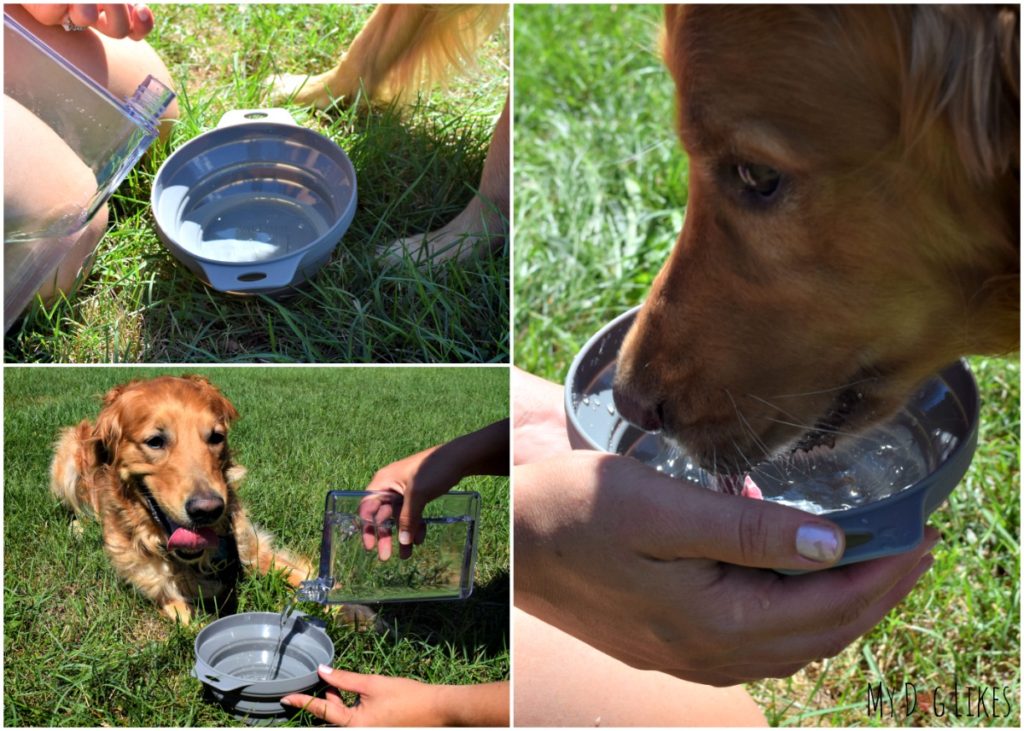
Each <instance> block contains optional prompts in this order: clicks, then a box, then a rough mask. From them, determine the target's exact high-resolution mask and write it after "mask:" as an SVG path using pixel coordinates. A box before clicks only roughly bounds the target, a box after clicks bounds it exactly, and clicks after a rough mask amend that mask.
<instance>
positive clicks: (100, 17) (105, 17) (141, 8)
mask: <svg viewBox="0 0 1024 731" xmlns="http://www.w3.org/2000/svg"><path fill="white" fill-rule="evenodd" d="M22 7H24V8H25V10H26V11H28V12H29V13H30V14H31V15H32V17H33V18H35V19H36V20H37V21H39V22H40V23H42V24H43V25H64V24H65V23H66V22H68V21H70V23H71V24H73V25H76V26H78V27H79V28H93V29H94V30H96V31H99V32H100V33H102V34H103V35H106V36H110V37H111V38H131V39H132V40H133V41H140V40H142V39H143V38H145V37H146V36H147V35H148V34H149V32H150V31H151V30H153V11H151V10H150V9H149V8H148V7H146V6H145V5H52V4H44V5H31V4H27V5H24V6H22Z"/></svg>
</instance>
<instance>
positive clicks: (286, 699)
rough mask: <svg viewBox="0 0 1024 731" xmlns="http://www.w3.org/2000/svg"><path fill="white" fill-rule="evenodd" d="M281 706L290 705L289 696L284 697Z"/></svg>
mask: <svg viewBox="0 0 1024 731" xmlns="http://www.w3.org/2000/svg"><path fill="white" fill-rule="evenodd" d="M281 705H282V706H290V705H292V699H291V698H290V697H289V696H285V697H284V698H282V699H281Z"/></svg>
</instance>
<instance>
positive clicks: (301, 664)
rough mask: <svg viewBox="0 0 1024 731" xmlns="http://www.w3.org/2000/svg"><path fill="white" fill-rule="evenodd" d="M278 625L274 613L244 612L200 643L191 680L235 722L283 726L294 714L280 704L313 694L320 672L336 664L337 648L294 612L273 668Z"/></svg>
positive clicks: (206, 632)
mask: <svg viewBox="0 0 1024 731" xmlns="http://www.w3.org/2000/svg"><path fill="white" fill-rule="evenodd" d="M280 621H281V615H280V614H276V613H273V612H244V613H242V614H234V615H232V616H230V617H224V618H222V619H218V620H217V621H216V622H213V623H211V624H210V625H208V626H207V627H205V628H204V629H203V630H202V631H201V632H200V633H199V635H198V636H197V637H196V642H195V654H196V664H195V667H194V668H193V670H192V675H193V676H194V677H196V678H198V679H199V680H200V681H202V683H203V685H204V686H206V690H207V694H208V695H209V697H210V699H211V700H213V701H215V702H216V703H219V704H220V705H221V706H223V707H224V709H225V710H226V711H228V712H229V713H231V714H232V715H233V716H235V718H239V719H243V720H245V721H247V722H249V723H252V724H267V723H273V722H275V721H280V720H283V719H284V718H286V717H287V716H288V715H290V714H291V713H292V711H291V710H289V709H286V708H285V707H284V706H282V705H281V698H282V697H283V696H285V695H287V694H289V693H310V694H311V693H312V692H313V691H314V690H316V689H317V687H318V685H319V683H320V676H319V675H317V672H316V669H317V666H318V665H320V664H324V665H330V664H331V661H332V660H333V659H334V643H333V642H331V638H330V637H328V636H327V633H326V632H324V630H323V628H322V627H320V626H318V624H316V623H314V621H313V620H311V619H309V618H307V617H306V616H305V615H304V614H302V613H301V612H295V613H293V614H292V615H290V616H289V618H288V619H287V620H286V622H285V625H284V639H283V641H281V644H280V646H281V650H280V655H279V656H278V659H277V662H274V661H273V657H274V650H275V648H276V647H277V645H278V640H279V639H280V637H281V632H280V628H281V625H280ZM272 665H273V667H272ZM268 677H269V678H270V679H268Z"/></svg>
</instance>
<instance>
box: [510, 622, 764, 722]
mask: <svg viewBox="0 0 1024 731" xmlns="http://www.w3.org/2000/svg"><path fill="white" fill-rule="evenodd" d="M512 611H513V615H512V616H513V622H514V627H515V629H514V631H513V635H512V636H513V638H514V640H515V641H514V645H513V654H514V660H513V662H514V664H515V723H516V725H517V726H648V727H650V726H733V727H749V726H766V725H767V723H766V721H765V718H764V715H763V714H762V713H761V711H760V710H759V709H758V707H757V705H755V703H754V701H753V699H752V698H751V697H750V696H749V695H748V694H747V692H746V691H745V690H744V689H743V687H742V686H734V687H731V688H713V687H711V686H707V685H699V684H697V683H690V682H688V681H685V680H679V679H678V678H674V677H672V676H670V675H665V674H663V673H657V672H652V671H644V670H636V669H635V668H631V667H629V666H628V665H625V664H623V663H621V662H619V661H618V660H615V659H613V658H611V657H609V656H608V655H605V654H603V653H601V652H598V651H597V650H595V649H594V648H593V647H591V646H590V645H587V644H585V643H583V642H581V641H579V640H577V639H576V638H575V637H572V636H571V635H568V634H566V633H564V632H562V631H561V630H558V629H556V628H554V627H552V626H551V625H549V624H546V623H544V622H542V621H540V620H539V619H537V618H536V617H534V616H533V615H530V614H527V613H526V612H524V611H522V610H521V609H517V608H513V610H512Z"/></svg>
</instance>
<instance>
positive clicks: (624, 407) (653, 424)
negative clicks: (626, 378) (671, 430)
mask: <svg viewBox="0 0 1024 731" xmlns="http://www.w3.org/2000/svg"><path fill="white" fill-rule="evenodd" d="M612 397H613V398H614V399H615V408H616V409H617V410H618V412H619V414H620V415H621V416H622V418H624V419H625V420H626V421H628V422H629V423H631V424H634V425H635V426H638V427H640V428H641V429H643V430H644V431H658V430H659V429H661V425H662V418H661V404H648V403H644V402H642V401H641V400H640V398H639V397H638V396H636V395H635V394H633V393H631V392H630V391H628V390H627V389H625V388H622V387H621V386H620V385H619V384H618V383H616V384H615V386H614V387H613V388H612Z"/></svg>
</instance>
